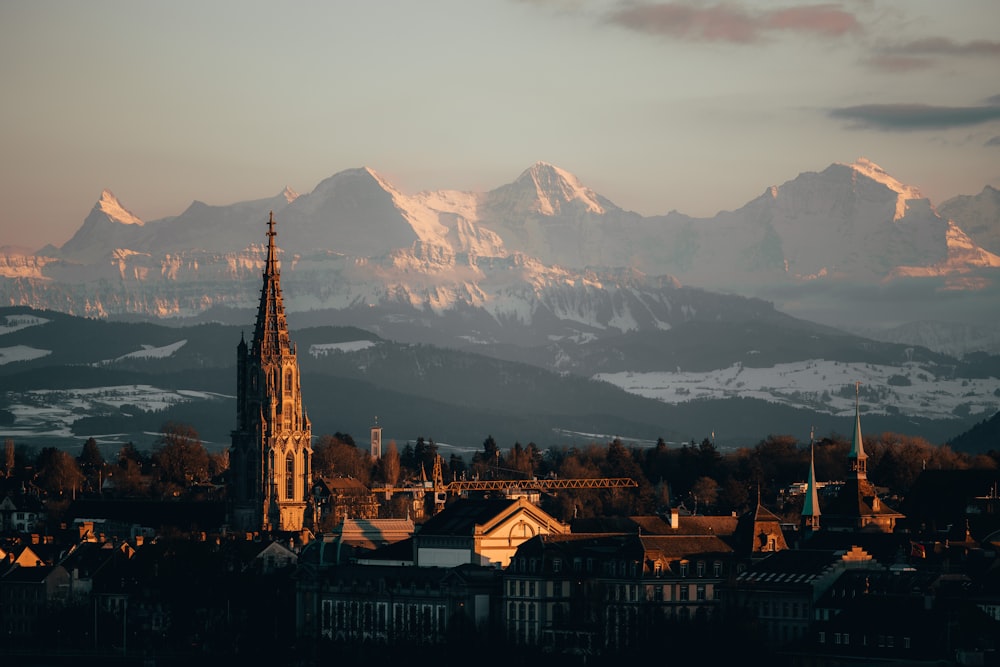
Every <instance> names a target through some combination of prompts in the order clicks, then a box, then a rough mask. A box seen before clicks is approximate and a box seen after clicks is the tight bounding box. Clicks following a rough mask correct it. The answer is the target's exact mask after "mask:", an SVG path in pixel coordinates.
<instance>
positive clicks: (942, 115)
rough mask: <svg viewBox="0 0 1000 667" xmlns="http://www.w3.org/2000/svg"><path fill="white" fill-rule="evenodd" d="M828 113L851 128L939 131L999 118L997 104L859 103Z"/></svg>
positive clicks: (999, 112) (999, 109) (999, 107)
mask: <svg viewBox="0 0 1000 667" xmlns="http://www.w3.org/2000/svg"><path fill="white" fill-rule="evenodd" d="M991 99H992V98H991ZM829 115H830V116H831V117H833V118H839V119H842V120H846V121H850V122H851V123H852V124H853V125H854V126H855V127H861V128H869V129H876V130H943V129H948V128H952V127H966V126H969V125H979V124H980V123H988V122H990V121H994V120H1000V105H997V104H986V105H982V106H967V107H942V106H931V105H928V104H862V105H858V106H852V107H842V108H839V109H832V110H830V112H829Z"/></svg>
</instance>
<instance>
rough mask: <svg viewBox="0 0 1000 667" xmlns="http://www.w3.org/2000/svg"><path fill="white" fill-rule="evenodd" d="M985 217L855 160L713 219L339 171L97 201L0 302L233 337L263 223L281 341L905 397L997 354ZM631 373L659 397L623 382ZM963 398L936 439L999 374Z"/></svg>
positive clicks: (990, 217)
mask: <svg viewBox="0 0 1000 667" xmlns="http://www.w3.org/2000/svg"><path fill="white" fill-rule="evenodd" d="M998 210H1000V193H998V192H997V191H996V190H995V189H993V188H989V187H987V188H985V189H984V190H983V191H982V193H980V194H979V195H976V196H968V197H958V198H955V199H953V200H949V201H948V202H945V203H944V204H942V205H941V206H939V207H935V206H934V205H933V204H932V203H931V202H930V201H929V200H927V199H926V198H924V197H922V196H921V194H920V193H919V191H918V190H917V189H916V188H914V187H912V186H908V185H905V184H902V183H900V182H899V181H898V180H896V179H895V178H893V177H892V176H890V175H889V174H887V173H886V172H885V171H884V170H882V169H881V168H880V167H879V166H878V165H876V164H874V163H873V162H871V161H869V160H866V159H863V158H862V159H859V160H857V161H856V162H855V163H853V164H832V165H830V166H828V167H827V168H825V169H823V170H822V171H819V172H808V173H803V174H800V175H799V176H797V177H795V178H794V179H792V180H790V181H788V182H786V183H784V184H782V185H780V186H768V187H766V188H765V189H764V191H763V192H762V194H761V195H760V196H758V197H757V198H755V199H753V200H752V201H750V202H748V203H747V204H746V205H744V206H743V207H741V208H739V209H737V210H734V211H722V212H720V213H718V214H717V215H715V216H713V217H711V218H693V217H690V216H686V215H683V214H681V213H678V212H676V211H674V212H670V213H668V214H666V215H662V216H646V217H644V216H641V215H639V214H637V213H634V212H631V211H627V210H625V209H622V208H620V207H619V206H617V205H616V204H614V203H613V202H611V201H610V200H608V199H607V198H606V197H603V196H601V195H600V194H598V193H596V192H594V191H593V190H592V189H591V188H589V187H587V186H586V185H584V184H583V183H581V181H580V180H579V179H578V178H577V177H576V176H574V175H573V174H571V173H569V172H567V171H565V170H563V169H561V168H559V167H556V166H554V165H551V164H546V163H542V162H539V163H536V164H534V165H532V166H531V167H529V168H528V169H526V170H525V171H524V172H523V173H522V174H520V176H518V177H517V178H516V179H515V180H514V181H513V182H511V183H508V184H505V185H501V186H499V187H497V188H495V189H492V190H489V191H486V192H464V191H457V190H441V191H434V192H420V193H417V194H405V193H403V192H401V191H399V190H398V189H397V188H396V187H395V186H393V185H392V184H391V183H390V182H388V180H386V179H385V178H383V177H382V176H381V175H379V174H378V173H376V172H375V171H373V170H371V169H368V168H359V169H350V170H346V171H342V172H339V173H337V174H335V175H333V176H331V177H330V178H328V179H326V180H324V181H322V182H321V183H319V184H318V185H317V186H316V187H315V188H314V189H313V190H312V191H311V192H309V193H307V194H297V193H296V192H294V191H292V190H291V189H290V188H285V189H283V190H282V191H280V192H279V193H278V194H277V195H275V196H271V197H267V198H263V199H258V200H254V201H247V202H238V203H235V204H230V205H226V206H214V205H209V204H205V203H202V202H194V203H192V204H191V205H190V206H189V207H188V208H187V210H185V211H184V212H182V213H181V214H179V215H177V216H173V217H168V218H163V219H160V220H154V221H148V222H147V221H143V220H141V219H140V218H139V217H137V216H135V215H134V214H132V213H131V212H129V210H128V209H127V208H126V207H125V206H124V205H123V204H122V203H121V202H120V201H119V200H118V199H117V198H116V197H115V196H114V195H113V194H112V193H111V192H110V190H106V191H104V192H103V193H102V194H101V197H100V199H99V200H98V202H97V203H96V204H95V206H94V208H93V209H92V210H91V211H90V213H89V215H87V216H86V218H85V220H84V222H83V224H82V225H81V227H80V228H79V229H78V231H77V232H76V234H74V236H73V237H72V238H71V239H69V240H68V241H66V242H65V243H64V244H63V245H62V246H59V247H56V246H47V247H45V248H43V249H41V250H40V251H38V252H35V253H26V252H20V251H15V250H12V249H5V251H0V303H5V304H8V305H9V306H19V307H29V308H31V309H36V310H39V311H58V312H62V313H67V314H71V315H79V316H86V317H97V318H104V319H108V320H114V319H117V320H129V321H136V320H147V321H157V322H159V323H161V324H168V325H170V326H173V327H176V326H183V325H191V324H197V323H205V322H215V323H219V324H221V325H234V326H240V325H242V326H245V327H249V326H250V325H251V323H252V321H253V312H254V309H255V307H256V301H257V298H258V293H259V289H260V275H261V269H262V263H263V257H264V254H263V253H264V246H265V241H266V237H265V231H266V226H265V224H266V221H267V219H268V216H269V215H270V214H271V213H272V212H273V215H274V217H275V219H276V220H277V227H276V229H277V232H278V237H277V243H278V247H279V249H280V253H281V254H280V259H281V271H282V278H283V279H282V286H283V290H284V294H285V305H286V309H287V311H288V313H289V321H290V323H291V324H292V326H293V327H297V328H302V329H308V328H311V327H329V326H334V327H339V326H350V327H356V328H359V329H361V330H364V331H367V332H369V333H370V334H371V335H372V336H375V337H377V338H378V339H379V340H383V341H393V342H394V343H397V344H402V345H414V344H418V345H432V346H434V347H435V348H440V349H448V350H452V351H456V352H458V353H462V354H474V355H480V356H485V357H488V358H490V359H493V360H498V361H501V362H505V363H508V364H515V365H516V366H510V367H505V368H506V370H504V371H503V372H504V373H507V374H510V373H515V374H517V373H520V372H522V371H523V369H524V368H525V367H526V365H527V366H530V367H532V368H540V369H544V370H545V371H546V372H551V373H556V374H562V375H573V376H576V377H582V378H591V379H600V380H602V381H603V382H611V383H617V384H618V385H619V386H628V387H629V390H628V391H629V393H631V394H632V395H640V394H642V392H643V391H645V392H646V395H647V396H656V397H657V398H656V399H654V400H657V401H658V402H660V403H661V404H662V403H665V402H669V401H666V399H665V398H664V392H663V391H661V390H663V389H666V392H667V393H671V395H673V396H685V394H684V393H683V391H681V392H680V393H678V391H677V390H683V389H686V388H688V387H689V385H686V384H684V383H685V382H688V381H689V380H690V376H683V377H682V375H681V374H685V373H686V374H690V373H711V372H718V373H721V374H723V375H725V374H726V373H728V372H730V371H731V369H734V368H760V367H766V368H777V367H778V366H779V365H781V364H809V363H812V364H814V367H815V364H817V363H819V362H829V363H837V364H867V365H869V366H870V367H874V366H877V367H879V368H886V369H890V370H888V371H885V373H883V374H881V375H880V374H879V373H875V375H873V376H871V378H870V381H871V382H880V381H881V382H884V381H886V379H887V378H889V377H893V378H896V379H895V380H894V381H895V382H896V383H897V385H896V386H897V387H898V386H900V383H902V382H904V381H905V382H909V383H911V386H912V384H913V383H916V384H920V383H921V382H923V381H924V380H921V379H920V378H921V377H923V378H925V379H926V380H927V381H928V382H932V381H935V380H937V381H941V380H943V379H945V378H947V377H948V375H949V373H951V376H952V377H953V378H954V377H957V378H959V379H962V378H964V379H966V380H970V379H978V378H977V377H975V376H979V375H984V374H985V376H986V377H987V378H989V377H993V378H995V377H997V376H1000V373H995V374H994V375H990V373H992V372H993V371H990V370H978V371H977V370H975V368H980V369H990V368H992V365H993V364H994V361H995V357H993V356H991V355H994V354H996V353H998V352H1000V332H998V328H997V327H996V315H995V313H996V303H998V299H997V297H998V296H1000V295H998V284H1000V283H998V277H1000V217H998V213H997V212H998ZM135 344H137V345H138V344H139V343H138V342H136V343H135ZM29 347H30V346H29ZM140 349H141V348H140ZM123 354H124V353H123ZM357 354H360V355H361V356H364V354H371V352H370V351H369V352H364V351H358V352H357ZM14 356H17V355H13V354H12V358H13V357H14ZM2 358H3V356H2V354H0V360H2ZM17 358H18V359H19V363H20V357H17ZM359 363H360V362H359ZM364 363H367V362H364ZM408 363H409V362H408ZM906 364H910V366H906ZM515 367H516V368H520V369H522V371H513V370H511V369H512V368H515ZM891 369H895V370H891ZM948 369H951V370H948ZM959 369H960V370H959ZM824 370H825V369H824ZM304 372H305V371H304ZM817 372H818V371H817ZM859 372H860V371H859ZM654 373H655V374H658V375H657V376H656V377H655V379H654V378H653V376H652V375H651V374H654ZM880 373H881V371H880ZM622 374H626V375H622ZM627 374H632V375H631V379H628V378H627ZM637 374H650V375H646V378H647V380H648V382H655V383H657V384H658V385H663V386H659V387H649V386H646V387H645V388H637V387H636V383H635V381H634V380H635V378H636V376H637ZM664 374H666V375H664ZM822 375H824V376H826V373H822ZM879 378H881V380H880V379H879ZM844 382H845V383H846V384H852V383H850V382H849V381H847V380H844ZM647 384H648V383H647ZM852 386H853V385H852ZM730 388H731V389H733V387H730ZM772 389H773V391H772V392H771V399H773V400H772V402H774V401H777V402H779V403H780V402H781V401H788V400H789V396H791V395H792V394H798V396H799V399H801V400H799V399H795V401H793V403H794V407H795V409H806V410H812V411H815V414H826V415H831V414H839V413H840V412H842V411H843V410H844V406H842V405H835V403H836V402H837V401H836V397H837V396H839V395H840V394H841V393H843V387H842V386H841V385H835V386H834V385H832V386H830V387H829V388H828V389H827V390H826V391H825V392H824V391H823V390H819V391H816V390H815V388H810V389H808V390H805V389H802V388H790V387H784V388H779V387H772ZM964 393H966V394H970V395H968V396H964V400H962V401H958V402H956V403H954V404H949V405H950V407H949V408H948V410H946V412H948V411H955V414H954V415H952V416H951V417H950V419H953V420H954V424H953V426H954V428H953V429H951V432H952V433H958V432H960V431H961V430H963V429H964V428H967V427H968V426H970V425H971V424H972V423H974V422H975V421H977V420H979V419H982V418H983V416H988V415H990V414H992V412H995V411H996V409H997V408H998V406H1000V402H998V396H1000V385H997V384H996V380H995V379H994V380H993V384H990V383H989V381H986V382H985V384H982V385H976V386H975V387H973V388H972V389H968V390H967V391H966V392H964ZM824 394H825V397H824ZM882 394H884V395H883V396H882V397H881V399H879V392H875V394H874V395H873V398H872V400H873V401H876V400H877V401H878V402H879V403H880V405H879V406H878V411H879V412H881V413H883V414H890V413H891V412H892V410H893V409H895V410H896V411H897V413H898V416H900V417H901V418H902V417H912V418H918V417H919V415H918V414H912V413H914V412H919V402H918V403H917V404H916V407H906V408H904V409H902V411H900V410H901V409H900V407H899V406H898V405H897V406H894V405H893V404H892V403H893V400H896V401H898V402H899V403H900V404H905V403H906V402H907V401H908V400H909V399H908V398H905V397H903V396H902V395H901V394H899V393H898V392H897V393H896V395H895V396H892V395H888V394H885V392H882ZM695 395H697V392H696V394H695ZM734 397H735V398H739V397H740V394H739V392H730V393H728V394H726V393H724V392H723V393H721V394H717V395H716V394H713V395H711V396H709V397H707V398H705V400H731V399H733V398H734ZM921 400H923V399H921ZM681 403H683V404H684V405H685V408H684V409H686V410H689V411H690V410H692V409H693V407H692V404H691V402H690V400H688V399H684V400H683V401H681ZM676 404H679V403H675V405H676ZM785 404H786V405H791V404H790V403H785ZM698 407H699V409H700V408H702V407H704V406H700V405H699V406H698ZM539 409H542V406H539ZM806 420H808V418H806ZM570 428H572V427H570ZM709 428H710V427H707V426H706V427H705V429H709ZM750 428H752V427H750V426H749V425H748V430H747V432H746V433H744V434H743V435H747V433H749V432H750V430H749V429H750ZM759 428H760V429H762V430H761V435H764V434H766V433H767V432H770V431H771V430H774V429H777V430H782V429H781V428H780V426H779V425H765V424H763V423H762V424H760V426H759ZM948 428H949V427H948V426H945V427H942V428H941V429H939V430H937V431H935V432H936V433H937V434H941V433H944V431H945V430H947V429H948ZM604 430H608V429H604ZM644 433H645V434H647V435H648V433H649V432H648V431H646V432H644ZM704 435H705V431H704V429H703V430H702V432H700V433H698V432H695V431H680V432H679V433H678V437H681V438H685V437H697V438H700V437H702V436H704ZM522 437H524V436H522ZM643 437H645V435H644V436H643Z"/></svg>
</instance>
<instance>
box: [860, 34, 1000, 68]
mask: <svg viewBox="0 0 1000 667" xmlns="http://www.w3.org/2000/svg"><path fill="white" fill-rule="evenodd" d="M940 56H952V57H985V58H997V57H1000V42H992V41H989V40H985V39H979V40H973V41H971V42H956V41H955V40H953V39H949V38H947V37H924V38H922V39H915V40H912V41H909V42H903V43H900V44H894V45H889V46H883V47H881V48H879V49H877V50H876V53H875V55H873V56H872V57H871V58H870V59H869V61H868V62H869V63H870V64H871V65H872V66H873V67H875V68H876V69H881V70H885V71H888V72H905V71H910V70H915V69H926V68H928V67H932V66H933V65H934V64H935V62H936V60H935V58H937V57H940Z"/></svg>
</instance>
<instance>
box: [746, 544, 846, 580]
mask: <svg viewBox="0 0 1000 667" xmlns="http://www.w3.org/2000/svg"><path fill="white" fill-rule="evenodd" d="M842 555H843V554H842V552H840V551H837V550H834V549H785V550H783V551H775V552H774V553H772V554H771V555H769V556H767V557H766V558H764V559H762V560H760V561H758V562H756V563H754V564H753V565H752V566H750V568H749V569H748V570H747V571H746V572H744V573H742V574H741V575H740V576H739V577H738V578H739V579H741V580H747V581H754V580H756V581H764V580H766V581H773V582H776V583H777V582H779V581H786V582H788V583H796V582H800V581H801V582H804V581H807V580H809V579H810V578H813V577H816V576H819V575H820V574H822V573H823V572H824V571H825V570H826V569H827V568H829V567H830V566H831V565H833V564H834V563H836V562H837V561H839V560H841V556H842ZM783 576H784V577H783Z"/></svg>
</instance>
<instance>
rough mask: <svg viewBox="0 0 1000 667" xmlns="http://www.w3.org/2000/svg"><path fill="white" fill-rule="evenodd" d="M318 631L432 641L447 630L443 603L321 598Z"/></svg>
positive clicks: (352, 636) (342, 635) (332, 635)
mask: <svg viewBox="0 0 1000 667" xmlns="http://www.w3.org/2000/svg"><path fill="white" fill-rule="evenodd" d="M320 614H321V615H320V631H321V632H322V633H323V636H324V637H327V638H329V639H337V638H350V639H361V638H386V637H388V636H390V635H392V636H394V637H415V638H421V639H423V640H424V641H435V640H436V639H435V638H436V637H438V636H440V635H441V634H443V633H444V631H445V630H446V629H447V621H446V619H447V612H446V607H445V605H443V604H439V605H434V604H421V603H401V602H395V603H389V602H371V601H358V600H323V602H322V607H321V610H320Z"/></svg>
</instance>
